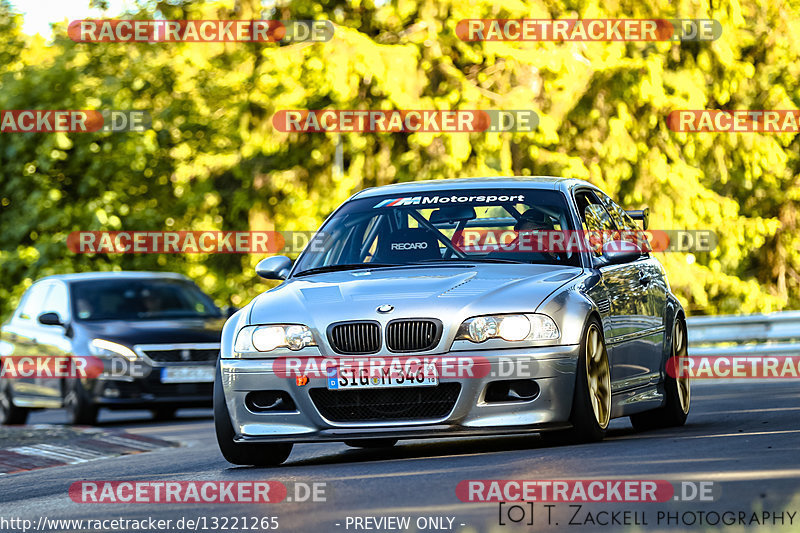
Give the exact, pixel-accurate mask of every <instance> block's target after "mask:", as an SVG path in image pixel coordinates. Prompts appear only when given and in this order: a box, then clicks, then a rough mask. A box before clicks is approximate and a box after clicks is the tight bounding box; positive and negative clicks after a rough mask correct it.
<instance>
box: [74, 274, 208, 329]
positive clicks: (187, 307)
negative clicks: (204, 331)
mask: <svg viewBox="0 0 800 533" xmlns="http://www.w3.org/2000/svg"><path fill="white" fill-rule="evenodd" d="M70 290H71V294H72V307H73V311H72V312H73V315H74V316H75V317H76V318H77V319H78V320H137V319H139V320H146V319H157V318H201V317H220V316H222V313H221V312H220V310H219V309H218V308H217V306H215V305H214V302H212V301H211V298H209V297H208V296H206V295H205V294H204V293H203V291H201V290H200V289H199V288H198V287H197V286H196V285H194V284H193V283H190V282H188V281H182V280H176V279H112V280H105V279H101V280H91V281H88V280H87V281H78V282H73V283H72V284H71V288H70Z"/></svg>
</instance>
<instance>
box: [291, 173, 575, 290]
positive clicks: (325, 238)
mask: <svg viewBox="0 0 800 533" xmlns="http://www.w3.org/2000/svg"><path fill="white" fill-rule="evenodd" d="M571 229H573V227H572V220H571V218H570V216H569V211H568V208H567V203H566V198H565V197H564V195H563V194H562V193H560V192H558V191H549V190H539V189H503V190H501V191H498V190H458V191H452V190H449V191H447V190H444V191H428V192H424V193H419V194H415V195H414V196H408V197H404V198H399V197H397V196H379V197H370V198H363V199H357V200H353V201H351V202H348V203H347V204H345V205H344V206H343V207H342V208H341V209H340V210H339V211H338V212H337V213H336V214H335V215H334V216H333V217H332V218H331V219H330V220H328V222H327V223H326V224H325V225H324V226H323V227H322V228H320V231H319V232H318V233H317V234H316V235H315V236H314V238H313V239H312V240H311V242H310V243H309V245H308V246H307V247H306V250H305V251H304V252H303V254H302V255H301V256H300V258H299V259H298V261H297V265H296V268H295V270H294V273H293V275H294V276H302V275H304V274H310V273H315V272H325V271H335V270H347V269H357V268H365V267H370V268H385V267H393V266H398V265H399V266H405V265H419V264H426V265H427V264H432V263H443V264H451V263H452V262H463V263H466V262H475V263H477V262H496V263H538V264H553V265H571V266H579V265H580V259H579V257H578V253H577V252H574V251H553V250H549V249H541V248H535V247H530V246H519V243H520V242H523V239H522V238H521V236H522V235H525V236H527V237H529V236H530V234H531V233H533V234H536V233H539V232H541V233H545V234H549V233H556V232H557V233H560V232H562V231H564V230H571ZM524 242H530V239H525V240H524Z"/></svg>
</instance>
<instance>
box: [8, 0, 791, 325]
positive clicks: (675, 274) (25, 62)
mask: <svg viewBox="0 0 800 533" xmlns="http://www.w3.org/2000/svg"><path fill="white" fill-rule="evenodd" d="M87 1H88V0H87ZM95 3H98V4H101V5H102V1H101V2H97V1H95ZM523 17H529V18H677V17H680V18H714V19H716V20H718V21H719V22H720V23H721V24H722V27H723V32H722V36H721V38H720V39H718V40H716V41H714V42H700V43H677V42H661V43H644V42H639V43H625V42H611V43H552V42H527V43H512V42H507V43H503V42H484V43H466V42H462V41H461V40H460V39H458V37H457V36H456V33H455V27H456V24H457V22H458V21H459V20H461V19H464V18H523ZM122 18H137V19H140V18H166V19H183V18H185V19H228V18H245V19H250V18H273V19H284V20H285V19H329V20H331V21H333V22H334V24H335V25H336V32H335V35H334V38H333V39H332V40H331V41H330V42H327V43H300V44H292V45H283V46H280V45H277V44H255V43H213V44H205V43H204V44H176V43H157V44H145V43H138V44H127V43H112V44H100V43H75V42H73V41H71V40H70V39H69V38H67V36H66V27H65V26H64V25H63V24H62V25H59V26H58V27H57V28H56V32H55V37H54V39H53V42H50V43H45V42H44V41H43V40H42V39H41V38H40V37H29V36H26V35H23V34H22V33H21V32H20V25H21V22H22V21H21V17H20V16H18V15H14V12H13V9H12V8H11V7H10V5H9V4H8V0H0V109H143V110H148V111H149V112H150V114H151V115H152V117H153V129H152V130H151V131H147V132H146V133H144V134H142V133H91V134H87V133H84V134H63V133H57V134H44V133H25V134H23V133H0V279H2V284H0V317H7V315H8V313H9V311H10V310H12V309H13V308H14V306H15V305H16V304H17V301H18V299H19V297H20V296H21V294H22V292H23V291H24V290H25V289H26V288H27V287H28V286H30V284H31V283H32V281H33V280H35V279H37V278H39V277H42V276H45V275H49V274H56V273H64V272H73V271H86V270H121V269H135V270H141V269H150V270H172V271H178V272H183V273H185V274H187V275H189V276H190V277H192V278H193V279H195V280H196V281H197V282H198V284H199V285H200V286H201V287H202V288H204V289H205V290H206V291H208V292H209V293H210V294H212V295H213V296H214V297H215V299H216V300H217V302H218V303H219V304H226V303H228V302H232V303H233V304H234V305H239V306H241V305H243V304H245V303H246V302H247V301H249V300H250V299H251V298H252V297H253V296H255V295H256V294H258V293H259V292H261V291H263V290H265V289H266V288H268V287H270V286H272V285H273V284H272V283H269V282H264V281H260V280H258V278H256V277H255V275H254V273H253V268H254V266H255V264H256V262H257V261H258V260H259V259H261V257H258V256H248V255H229V254H217V255H191V254H190V255H128V254H115V255H89V254H83V255H78V254H73V253H72V252H70V251H68V250H67V247H66V237H67V235H68V234H69V233H70V232H71V231H77V230H120V229H126V230H150V231H157V230H169V229H171V230H204V229H225V230H246V229H251V230H271V229H276V230H313V229H315V228H316V227H317V226H318V225H319V223H320V222H321V221H322V220H323V219H324V217H325V216H326V215H327V214H328V213H330V212H331V211H332V210H333V209H334V208H335V207H336V206H337V205H338V204H339V203H341V202H342V201H343V200H345V199H346V198H347V197H348V196H350V195H351V194H353V193H354V192H356V191H358V190H360V189H362V188H365V187H371V186H375V185H383V184H387V183H393V182H401V181H409V180H421V179H434V178H459V177H468V176H486V175H514V174H516V175H540V174H549V175H560V176H565V177H575V178H581V179H586V180H589V181H591V182H593V183H595V184H597V185H598V186H600V187H602V188H603V189H605V190H606V191H607V192H608V193H609V194H611V195H612V196H613V197H615V198H617V199H618V200H619V201H620V202H621V203H622V204H623V205H625V206H626V207H629V208H636V207H639V206H642V205H648V206H650V209H651V227H653V228H659V229H662V228H663V229H678V228H690V229H711V230H713V231H715V232H716V233H717V234H718V235H719V237H720V243H719V246H718V247H717V249H715V250H714V251H712V252H708V253H698V254H694V255H690V254H681V253H668V254H658V257H659V259H660V260H661V261H662V262H663V263H664V264H665V266H666V268H667V271H668V273H669V277H670V281H671V284H672V289H673V291H675V292H676V293H677V294H678V295H679V297H680V298H681V300H682V302H683V303H684V305H685V306H686V307H687V310H688V311H689V313H690V314H705V313H708V314H716V313H749V312H758V311H763V312H769V311H774V310H779V309H785V308H800V291H798V289H799V288H800V234H798V224H800V221H799V220H798V202H800V187H798V176H799V175H800V150H799V148H800V144H799V143H800V137H798V136H796V135H793V134H781V135H775V134H756V133H744V134H727V133H704V134H692V133H675V132H672V131H670V130H669V129H668V128H667V126H666V120H665V119H666V116H667V114H668V113H669V112H670V111H671V110H674V109H704V108H708V109H797V106H798V103H800V87H798V85H797V79H798V78H800V61H798V59H799V58H800V54H799V53H798V52H800V39H798V37H797V36H798V35H800V8H799V7H798V6H797V4H796V3H795V2H789V3H785V2H782V1H777V2H775V1H773V0H749V1H746V2H739V1H737V0H732V1H730V2H728V1H726V2H706V1H696V0H692V1H689V0H679V1H677V2H670V1H667V0H653V1H651V2H646V3H643V2H641V1H640V0H631V1H624V0H621V1H612V2H599V1H592V0H590V1H583V0H581V1H564V0H538V1H537V0H534V1H528V2H523V1H517V0H493V1H485V0H474V1H471V2H463V1H461V0H386V1H375V0H298V1H288V0H287V1H278V2H277V3H272V2H270V3H266V2H261V1H259V0H223V1H214V2H206V3H202V2H190V1H181V0H170V1H151V0H139V1H138V11H137V12H130V13H127V14H124V15H123V16H122ZM322 108H331V109H407V108H415V109H455V108H460V109H476V108H483V109H490V108H492V109H498V108H499V109H533V110H535V111H536V112H537V113H538V114H539V115H540V118H541V120H540V125H539V128H538V129H537V131H535V132H530V133H495V134H478V133H474V134H467V133H456V134H428V133H415V134H343V135H342V136H341V141H342V146H343V163H344V164H343V168H342V170H343V171H342V172H337V171H336V170H335V165H334V158H335V146H336V142H337V140H338V137H337V135H336V134H286V133H280V132H277V131H275V130H274V129H273V127H272V124H271V118H272V115H273V114H274V113H275V112H276V111H278V110H281V109H322Z"/></svg>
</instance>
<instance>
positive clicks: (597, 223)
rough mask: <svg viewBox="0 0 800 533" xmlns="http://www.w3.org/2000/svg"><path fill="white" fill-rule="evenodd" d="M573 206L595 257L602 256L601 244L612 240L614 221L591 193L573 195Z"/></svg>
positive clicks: (614, 229) (579, 192) (584, 192)
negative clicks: (586, 233)
mask: <svg viewBox="0 0 800 533" xmlns="http://www.w3.org/2000/svg"><path fill="white" fill-rule="evenodd" d="M575 204H576V205H577V206H578V213H579V214H580V217H581V223H582V224H583V230H584V231H586V232H588V233H589V235H588V241H589V243H590V245H591V247H592V249H593V250H594V254H595V255H596V256H600V255H602V253H603V251H602V249H603V244H604V243H605V242H606V241H608V240H612V238H613V235H614V233H615V231H616V229H617V227H616V225H615V224H614V220H613V219H612V218H611V215H609V213H608V211H606V209H605V208H604V207H603V205H602V204H601V203H600V200H599V199H598V198H597V197H596V196H595V194H594V193H593V192H592V191H585V190H584V191H578V192H576V193H575Z"/></svg>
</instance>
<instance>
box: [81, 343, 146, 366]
mask: <svg viewBox="0 0 800 533" xmlns="http://www.w3.org/2000/svg"><path fill="white" fill-rule="evenodd" d="M89 353H90V354H92V355H94V356H96V357H109V358H114V357H124V358H125V359H127V360H128V361H136V360H137V359H139V356H138V355H136V352H134V351H133V350H131V349H130V348H128V347H127V346H123V345H122V344H117V343H116V342H111V341H107V340H105V339H92V342H90V343H89Z"/></svg>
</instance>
